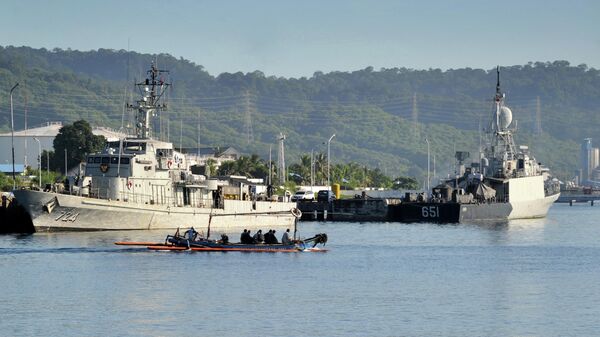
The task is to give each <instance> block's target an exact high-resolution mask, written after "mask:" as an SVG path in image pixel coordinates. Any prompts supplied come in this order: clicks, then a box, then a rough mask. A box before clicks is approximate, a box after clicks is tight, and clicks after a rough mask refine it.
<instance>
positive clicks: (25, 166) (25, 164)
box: [23, 92, 27, 169]
mask: <svg viewBox="0 0 600 337" xmlns="http://www.w3.org/2000/svg"><path fill="white" fill-rule="evenodd" d="M24 145H25V151H24V152H23V153H24V156H23V167H24V168H25V169H27V92H25V142H24Z"/></svg>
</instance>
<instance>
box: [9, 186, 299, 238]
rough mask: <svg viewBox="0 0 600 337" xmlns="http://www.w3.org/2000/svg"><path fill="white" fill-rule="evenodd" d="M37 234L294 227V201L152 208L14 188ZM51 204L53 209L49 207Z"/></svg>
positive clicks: (239, 202) (230, 230) (16, 196)
mask: <svg viewBox="0 0 600 337" xmlns="http://www.w3.org/2000/svg"><path fill="white" fill-rule="evenodd" d="M13 193H14V195H15V198H16V199H17V200H18V201H19V203H20V204H21V205H23V207H24V208H25V210H26V211H27V213H28V214H29V215H30V216H31V220H32V222H33V225H34V227H35V229H36V231H97V230H155V229H170V230H172V229H176V228H179V227H190V226H195V227H196V228H198V229H204V228H206V226H207V225H208V222H209V218H210V217H211V216H212V220H211V231H213V230H214V231H215V232H236V231H238V230H241V229H246V228H247V229H252V230H257V229H271V228H290V227H293V225H294V219H295V217H294V215H293V214H291V212H290V210H291V209H292V208H294V207H295V205H296V204H295V203H290V202H266V201H257V202H255V203H253V202H252V201H240V200H224V208H223V209H220V208H219V209H217V208H213V209H211V208H197V207H196V208H194V207H177V206H167V205H147V204H136V203H128V202H123V201H113V200H104V199H92V198H86V197H81V196H74V195H67V194H57V193H49V192H41V191H32V190H15V191H13ZM48 206H51V207H50V209H49V207H48Z"/></svg>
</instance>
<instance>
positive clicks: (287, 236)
mask: <svg viewBox="0 0 600 337" xmlns="http://www.w3.org/2000/svg"><path fill="white" fill-rule="evenodd" d="M281 243H282V244H284V245H289V244H291V243H292V240H291V239H290V229H289V228H288V229H287V230H286V231H285V232H284V233H283V235H282V236H281Z"/></svg>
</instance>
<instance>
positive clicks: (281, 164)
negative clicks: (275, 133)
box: [277, 132, 286, 184]
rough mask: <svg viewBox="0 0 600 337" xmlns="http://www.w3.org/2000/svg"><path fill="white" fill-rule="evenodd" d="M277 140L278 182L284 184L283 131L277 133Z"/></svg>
mask: <svg viewBox="0 0 600 337" xmlns="http://www.w3.org/2000/svg"><path fill="white" fill-rule="evenodd" d="M277 139H278V140H279V151H278V155H277V175H278V176H279V183H280V184H285V180H286V179H285V178H286V174H285V147H284V144H283V143H284V141H285V135H284V134H283V133H281V132H280V133H279V138H277Z"/></svg>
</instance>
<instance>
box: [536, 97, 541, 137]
mask: <svg viewBox="0 0 600 337" xmlns="http://www.w3.org/2000/svg"><path fill="white" fill-rule="evenodd" d="M535 134H537V135H541V134H542V103H541V101H540V96H537V98H536V100H535Z"/></svg>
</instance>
